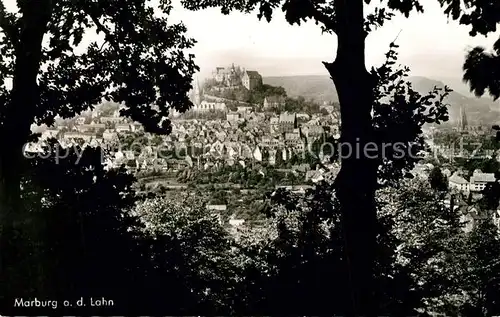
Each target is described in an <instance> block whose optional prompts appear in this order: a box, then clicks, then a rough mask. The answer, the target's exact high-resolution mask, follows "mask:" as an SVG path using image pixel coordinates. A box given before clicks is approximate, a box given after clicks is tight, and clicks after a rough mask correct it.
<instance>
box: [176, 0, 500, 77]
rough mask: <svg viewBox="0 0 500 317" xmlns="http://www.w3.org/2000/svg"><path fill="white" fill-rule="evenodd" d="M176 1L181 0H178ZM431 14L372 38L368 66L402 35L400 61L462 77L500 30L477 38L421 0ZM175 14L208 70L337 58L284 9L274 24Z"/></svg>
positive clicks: (308, 64)
mask: <svg viewBox="0 0 500 317" xmlns="http://www.w3.org/2000/svg"><path fill="white" fill-rule="evenodd" d="M174 1H175V0H174ZM421 3H423V4H424V6H425V8H426V12H425V13H424V14H414V15H413V16H411V17H410V18H409V19H406V18H404V17H402V16H401V17H397V18H395V19H394V20H393V21H391V22H390V23H388V24H386V26H384V27H383V28H381V29H379V30H377V31H375V32H373V33H372V34H371V35H370V36H369V37H368V39H367V52H366V56H367V63H368V65H367V66H368V67H369V66H372V65H376V64H379V63H381V62H382V61H383V59H384V53H385V52H386V51H387V50H388V48H389V43H390V42H392V41H393V40H394V39H395V38H396V36H397V35H398V33H399V32H400V31H401V34H400V35H399V38H398V41H397V43H398V44H399V45H400V49H399V52H400V62H401V63H402V64H405V65H407V66H409V67H410V68H411V70H412V74H414V75H422V76H429V77H435V78H446V77H456V78H460V77H461V68H462V63H463V59H464V55H465V53H466V51H467V48H468V47H471V46H475V45H483V46H486V47H488V48H491V47H492V45H493V43H494V42H495V40H496V39H497V38H498V35H499V34H500V33H498V32H497V33H496V34H495V35H490V36H489V37H488V38H484V37H480V36H477V37H475V38H471V37H470V36H469V35H468V31H469V30H468V29H467V28H466V27H464V26H460V25H458V23H456V22H453V21H450V22H448V20H447V18H446V17H445V16H444V14H443V13H442V9H441V8H440V7H439V5H438V1H437V0H421ZM174 8H175V9H174V12H173V16H172V18H173V19H175V20H176V21H178V20H182V21H183V22H184V23H185V24H186V26H187V28H188V30H189V31H188V34H189V35H190V36H191V37H193V38H195V39H196V40H197V41H198V43H197V45H196V47H195V48H194V50H193V52H194V53H195V54H196V61H197V63H198V65H199V66H200V67H201V71H202V73H207V72H208V73H210V72H211V69H212V68H214V67H215V66H217V65H219V64H221V65H223V66H225V65H228V64H231V63H232V62H234V63H236V64H241V65H242V66H244V67H246V68H247V69H251V68H254V69H257V70H259V71H260V72H261V73H262V75H264V76H272V75H277V76H279V75H300V74H304V75H309V74H325V75H326V74H327V73H326V70H325V69H324V68H323V65H322V63H321V61H323V60H326V61H333V59H334V57H335V51H336V37H335V36H333V35H322V34H321V30H320V28H319V26H316V25H315V24H314V23H312V22H310V23H307V24H305V25H301V26H290V25H289V24H288V23H287V22H286V21H285V18H284V14H283V13H282V12H281V10H277V11H276V13H275V16H274V18H273V20H272V21H271V23H267V22H266V21H265V20H263V21H259V20H258V19H257V16H256V14H251V15H250V14H242V13H239V12H233V13H231V14H230V15H228V16H224V15H222V14H221V13H220V11H219V10H218V9H210V10H202V11H196V12H192V11H187V10H184V9H183V8H182V7H181V6H180V5H178V3H176V6H175V7H174Z"/></svg>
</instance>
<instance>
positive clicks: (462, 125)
mask: <svg viewBox="0 0 500 317" xmlns="http://www.w3.org/2000/svg"><path fill="white" fill-rule="evenodd" d="M467 127H468V123H467V114H466V113H465V108H464V106H461V107H460V118H459V121H458V129H459V130H460V131H467Z"/></svg>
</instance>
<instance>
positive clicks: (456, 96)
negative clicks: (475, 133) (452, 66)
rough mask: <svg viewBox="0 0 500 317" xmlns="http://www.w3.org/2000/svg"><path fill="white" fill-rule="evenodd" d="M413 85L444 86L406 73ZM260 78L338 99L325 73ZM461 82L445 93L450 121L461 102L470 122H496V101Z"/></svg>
mask: <svg viewBox="0 0 500 317" xmlns="http://www.w3.org/2000/svg"><path fill="white" fill-rule="evenodd" d="M409 81H410V82H411V83H412V85H413V88H414V89H415V90H416V91H418V92H419V93H421V94H426V93H428V92H429V91H431V90H432V89H433V88H434V86H437V87H441V88H442V87H444V86H445V84H446V83H443V82H442V81H438V80H434V79H431V78H427V77H423V76H412V77H409ZM263 82H264V83H265V84H268V85H273V86H281V87H283V88H285V90H286V92H287V94H288V95H289V96H291V97H298V96H303V97H305V98H306V99H315V100H317V101H320V102H323V101H335V102H338V95H337V91H336V89H335V86H334V85H333V82H332V80H331V79H330V77H328V76H323V75H316V76H280V77H277V76H276V77H264V78H263ZM457 82H460V80H455V81H454V83H449V84H447V85H448V87H450V88H451V89H453V84H455V86H456V85H457ZM458 91H461V92H464V85H463V84H462V86H459V87H458V88H457V91H453V92H452V93H450V95H449V96H448V98H447V100H446V102H447V103H449V104H450V108H449V113H450V121H451V122H452V123H454V122H457V121H458V118H459V114H460V107H461V106H463V107H464V108H465V111H466V113H467V117H468V119H469V122H470V123H471V124H498V122H500V102H494V101H493V100H491V99H488V98H476V97H474V96H473V95H472V94H469V95H468V96H467V95H463V94H461V93H459V92H458Z"/></svg>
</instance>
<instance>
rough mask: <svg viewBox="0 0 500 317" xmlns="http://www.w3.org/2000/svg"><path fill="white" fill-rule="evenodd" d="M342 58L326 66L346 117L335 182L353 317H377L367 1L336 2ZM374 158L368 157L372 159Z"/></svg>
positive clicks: (371, 88)
mask: <svg viewBox="0 0 500 317" xmlns="http://www.w3.org/2000/svg"><path fill="white" fill-rule="evenodd" d="M336 17H337V21H336V22H337V25H338V29H337V31H336V33H337V36H338V47H337V57H336V59H335V61H334V62H333V63H325V66H326V68H327V69H328V71H329V73H330V75H331V77H332V80H333V81H334V83H335V86H336V88H337V92H338V96H339V101H340V107H341V110H340V113H341V128H340V131H341V140H340V141H341V144H343V146H342V147H341V152H340V153H339V154H340V155H341V164H342V165H341V170H340V172H339V175H338V177H337V179H336V182H335V189H336V195H337V197H338V199H339V201H340V206H341V207H340V208H341V214H342V226H343V228H342V230H343V234H344V239H345V252H346V260H347V261H346V262H347V265H348V272H349V280H350V293H351V298H352V306H351V310H350V311H349V312H348V313H349V315H352V316H376V315H377V311H376V309H377V307H376V306H377V305H376V303H375V299H374V295H375V293H374V291H375V283H374V266H375V249H376V227H377V214H376V207H375V190H376V186H377V167H378V163H377V160H375V159H371V158H369V157H370V156H372V155H374V153H373V152H368V153H365V151H364V148H365V145H366V144H367V143H370V142H372V140H373V127H372V117H371V110H372V105H373V102H374V100H373V99H374V94H373V89H374V87H375V84H376V82H375V81H374V79H373V78H372V76H371V75H370V74H369V73H368V72H367V70H366V66H365V38H366V32H365V31H364V28H363V24H364V17H363V0H339V1H336ZM367 156H368V157H367Z"/></svg>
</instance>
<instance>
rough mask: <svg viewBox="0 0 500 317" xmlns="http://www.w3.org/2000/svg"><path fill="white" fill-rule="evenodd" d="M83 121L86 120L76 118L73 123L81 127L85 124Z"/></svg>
mask: <svg viewBox="0 0 500 317" xmlns="http://www.w3.org/2000/svg"><path fill="white" fill-rule="evenodd" d="M85 120H86V118H85V117H79V118H76V120H75V123H76V124H77V125H82V124H84V123H85Z"/></svg>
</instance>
